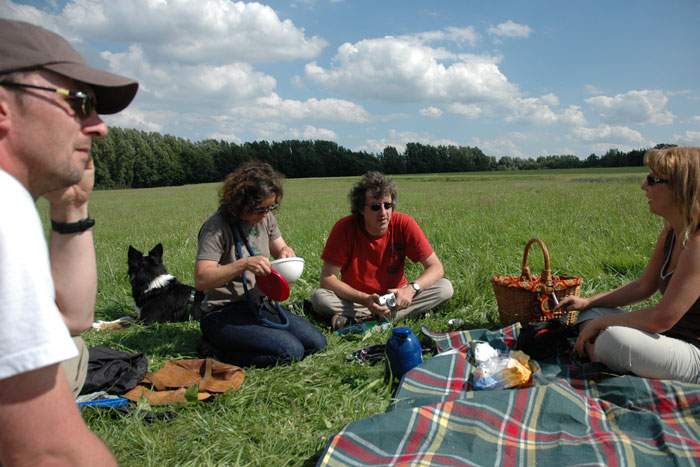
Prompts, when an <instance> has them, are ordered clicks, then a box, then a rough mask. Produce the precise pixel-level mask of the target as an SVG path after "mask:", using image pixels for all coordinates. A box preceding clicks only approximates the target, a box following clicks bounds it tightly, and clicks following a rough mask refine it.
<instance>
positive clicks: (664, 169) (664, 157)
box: [644, 147, 700, 246]
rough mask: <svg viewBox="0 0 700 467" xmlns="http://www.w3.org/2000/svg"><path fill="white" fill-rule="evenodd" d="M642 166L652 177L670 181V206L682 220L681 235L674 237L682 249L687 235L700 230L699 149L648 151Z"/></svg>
mask: <svg viewBox="0 0 700 467" xmlns="http://www.w3.org/2000/svg"><path fill="white" fill-rule="evenodd" d="M644 163H645V164H646V165H647V166H648V167H649V168H650V169H651V171H652V172H654V174H656V175H657V176H659V177H660V178H664V179H667V180H668V181H669V188H670V189H671V193H672V194H673V202H674V204H675V206H676V207H677V208H678V209H679V210H680V212H681V214H682V219H683V225H682V227H681V231H680V232H676V234H677V235H678V236H679V237H680V238H681V239H682V245H683V246H685V244H686V242H687V241H688V238H690V235H691V234H692V233H693V232H694V231H696V230H697V229H698V228H700V148H691V147H673V148H666V149H651V150H649V151H647V153H646V154H644Z"/></svg>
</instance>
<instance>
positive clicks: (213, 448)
mask: <svg viewBox="0 0 700 467" xmlns="http://www.w3.org/2000/svg"><path fill="white" fill-rule="evenodd" d="M644 173H645V169H643V168H634V169H608V170H596V169H593V170H570V171H540V172H508V173H498V172H488V173H470V174H440V175H406V176H399V177H395V180H396V182H397V185H398V189H399V198H398V208H397V209H398V210H400V211H404V212H407V213H409V214H411V215H412V216H413V217H415V218H416V220H417V221H418V223H419V224H420V225H421V227H422V228H423V230H424V231H425V233H426V234H427V236H428V238H429V239H430V241H431V243H432V245H433V248H434V249H435V250H436V252H437V253H438V255H439V257H440V258H441V259H442V261H443V263H444V265H445V270H446V276H447V277H448V278H450V279H451V280H452V283H453V285H454V289H455V295H454V297H453V299H452V300H451V301H450V302H449V303H448V304H447V305H445V306H443V307H442V308H440V309H439V310H437V312H433V313H432V314H431V315H430V316H427V317H425V318H423V319H421V320H416V321H410V322H409V323H408V325H410V326H411V327H412V328H413V329H414V332H416V333H418V329H419V327H420V325H421V324H426V325H428V326H429V327H431V328H433V329H436V330H445V329H447V320H448V319H449V318H456V317H458V318H462V319H464V320H465V321H466V322H467V323H468V324H469V326H471V327H484V326H486V327H488V326H494V325H496V324H497V323H498V313H497V310H496V305H495V299H494V295H493V291H492V289H491V284H490V282H489V279H490V277H491V275H493V274H494V273H498V274H504V273H510V274H514V273H517V272H518V271H519V269H520V262H521V260H522V252H523V247H524V245H525V243H526V242H527V240H528V239H530V238H532V237H539V238H540V239H542V240H544V241H545V243H546V244H547V246H548V247H549V250H550V253H551V257H552V265H553V269H554V270H555V273H566V274H575V275H580V276H583V277H584V279H585V282H584V286H583V294H589V293H592V292H596V291H602V290H606V289H607V288H611V287H615V286H617V285H620V284H622V283H624V282H625V281H627V280H631V279H633V278H634V277H636V276H637V275H639V274H640V273H641V271H642V269H643V268H644V266H645V264H646V260H647V256H648V255H649V254H650V252H651V249H652V247H653V244H654V241H655V239H656V235H657V233H658V231H659V229H660V227H661V221H660V219H659V218H657V217H655V216H653V215H652V214H650V213H649V211H648V207H647V203H646V199H645V197H644V195H643V193H642V191H641V190H640V185H641V182H642V178H643V175H644ZM355 180H356V178H334V179H301V180H287V181H286V183H285V198H284V201H283V204H282V208H281V210H280V211H278V218H279V221H280V225H281V227H282V231H283V235H284V237H285V239H286V240H287V242H288V243H289V244H290V245H291V246H292V247H293V248H294V249H295V250H296V252H297V254H298V255H299V256H303V257H304V258H305V260H306V269H305V271H304V274H303V276H302V278H301V280H299V281H298V282H297V283H296V285H295V286H294V287H293V289H292V297H291V298H290V301H292V302H295V301H299V300H301V299H303V298H308V297H309V295H310V294H311V292H312V290H313V289H314V288H316V287H317V285H318V276H319V271H320V266H321V262H320V259H319V255H320V252H321V250H322V248H323V245H324V242H325V239H326V235H327V232H328V231H329V230H330V228H331V226H332V225H333V223H334V222H335V221H336V220H337V219H338V218H340V217H341V216H344V215H346V214H347V213H349V204H348V201H347V193H348V191H349V190H350V187H351V184H352V183H353V182H354V181H355ZM217 190H218V185H216V184H207V185H196V186H184V187H175V188H157V189H143V190H122V191H100V192H96V193H94V195H93V198H92V202H91V214H92V216H93V217H95V218H96V219H97V226H96V228H95V237H96V248H97V262H98V273H99V288H98V298H97V310H96V318H97V319H115V318H118V317H120V316H124V315H129V314H133V313H134V311H133V310H134V305H133V301H132V299H131V293H130V286H129V283H128V279H127V275H126V256H127V249H128V246H129V245H133V246H134V247H136V248H138V249H140V250H142V251H143V250H146V251H147V250H148V249H150V248H152V247H153V246H154V245H155V244H156V243H158V242H162V243H163V246H164V250H165V255H164V258H165V262H166V265H167V266H168V269H169V271H170V272H171V273H172V274H174V275H176V276H177V277H178V278H179V279H180V280H181V281H183V282H185V283H189V284H192V283H193V282H194V281H193V269H194V257H195V252H196V247H197V232H198V229H199V226H200V225H201V224H202V222H203V221H204V220H205V219H206V218H207V217H208V215H209V214H210V213H211V212H213V210H214V209H215V208H216V205H217ZM44 211H45V209H44ZM530 258H531V262H530V265H531V269H532V270H533V272H539V271H540V270H541V268H542V265H543V261H542V256H541V254H540V253H539V250H537V249H533V251H532V252H531V255H530ZM417 271H418V269H414V268H413V267H410V268H409V269H408V271H407V275H408V276H409V278H410V277H413V276H414V275H415V274H416V272H417ZM324 332H325V334H326V336H327V337H328V348H327V350H326V351H325V352H323V353H321V354H318V355H314V356H311V357H310V358H308V359H306V360H304V361H302V362H299V363H295V364H293V365H291V366H285V367H278V368H272V369H264V370H260V369H251V370H246V379H245V383H244V384H243V386H242V387H241V389H240V390H239V391H238V392H236V393H232V394H226V395H224V396H222V397H220V398H218V399H216V400H215V401H213V402H203V403H189V404H187V405H183V406H177V407H169V408H168V409H169V410H173V411H175V412H176V413H177V416H176V417H175V418H174V419H172V420H170V421H160V422H155V423H153V424H150V425H148V424H145V423H144V422H143V421H142V420H141V417H140V416H139V412H138V410H137V411H134V412H133V413H132V414H130V415H127V416H115V415H110V414H109V413H106V412H99V411H94V410H91V411H86V412H85V413H84V416H85V418H86V420H87V422H88V423H89V425H90V427H91V428H92V429H93V430H94V431H95V432H96V433H97V434H99V436H101V437H102V438H103V439H104V440H105V442H106V443H107V445H108V446H109V447H110V448H111V449H112V450H113V452H114V453H115V455H116V457H117V459H118V460H119V462H120V463H121V464H122V465H125V466H129V465H133V466H137V465H138V466H143V465H149V466H150V465H159V466H170V465H265V466H269V465H302V464H313V463H315V461H316V458H317V456H318V455H319V454H320V452H321V449H322V448H323V446H324V445H325V443H326V441H327V440H328V438H329V437H330V436H331V435H333V434H334V433H336V432H337V431H339V430H340V429H341V428H342V427H343V426H344V425H345V424H347V423H348V422H350V421H353V420H356V419H358V418H363V417H367V416H370V415H373V414H377V413H381V412H383V411H385V410H386V409H387V408H388V407H389V405H390V402H391V392H390V390H389V389H388V388H387V387H386V386H385V385H384V383H383V373H384V370H383V366H381V365H377V366H374V367H371V366H361V365H357V364H351V363H347V362H346V360H345V356H346V354H348V353H349V352H351V351H353V350H355V349H358V348H361V347H364V346H367V345H370V344H373V343H380V342H384V341H386V339H387V338H388V336H389V332H388V331H386V332H384V333H383V334H377V335H372V336H371V337H370V338H369V339H366V340H364V341H363V340H361V338H359V337H354V338H340V337H337V336H335V335H332V334H331V333H330V332H329V331H328V329H327V328H324ZM86 340H87V341H88V344H89V345H108V346H110V347H114V348H117V349H120V350H124V351H129V352H145V353H146V355H147V356H148V358H149V363H150V369H151V370H154V369H157V368H159V367H160V366H161V365H162V363H163V362H164V361H165V360H167V359H171V358H196V357H197V352H196V348H197V344H198V340H199V328H198V325H197V324H196V323H184V324H167V325H154V326H148V327H146V326H140V325H136V326H132V327H130V328H128V329H126V330H122V331H112V332H110V331H101V332H97V331H90V332H89V333H87V335H86ZM139 410H156V411H157V410H163V409H161V408H157V409H156V408H154V409H150V408H148V407H146V406H143V404H141V405H140V406H139Z"/></svg>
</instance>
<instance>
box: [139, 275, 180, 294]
mask: <svg viewBox="0 0 700 467" xmlns="http://www.w3.org/2000/svg"><path fill="white" fill-rule="evenodd" d="M173 279H175V277H173V275H172V274H161V275H160V276H158V277H156V278H155V279H153V280H152V281H151V283H150V284H148V288H147V289H146V291H145V292H144V293H148V292H150V291H151V290H155V289H160V288H161V287H165V286H166V285H168V282H170V281H171V280H173Z"/></svg>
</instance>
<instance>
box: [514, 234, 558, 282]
mask: <svg viewBox="0 0 700 467" xmlns="http://www.w3.org/2000/svg"><path fill="white" fill-rule="evenodd" d="M533 243H537V244H538V245H539V246H540V249H541V250H542V254H543V255H544V270H543V271H542V275H541V276H540V280H542V281H543V282H544V283H545V285H546V286H547V287H551V286H552V267H551V265H550V262H549V250H548V249H547V246H546V245H545V244H544V242H543V241H542V240H540V239H539V238H532V239H530V241H529V242H527V245H525V252H524V253H523V266H522V272H521V274H520V277H521V278H523V279H527V280H528V281H530V280H532V274H531V273H530V267H529V266H528V265H527V255H528V253H529V252H530V246H532V244H533Z"/></svg>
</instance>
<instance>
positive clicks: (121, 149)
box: [93, 127, 645, 188]
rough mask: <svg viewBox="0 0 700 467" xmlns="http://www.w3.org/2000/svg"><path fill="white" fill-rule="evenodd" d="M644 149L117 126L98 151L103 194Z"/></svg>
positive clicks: (557, 159) (609, 161)
mask: <svg viewBox="0 0 700 467" xmlns="http://www.w3.org/2000/svg"><path fill="white" fill-rule="evenodd" d="M644 151H645V150H642V149H640V150H635V151H630V152H627V153H625V152H621V151H618V150H616V149H611V150H609V151H608V152H606V153H605V154H604V155H603V156H600V157H598V156H597V155H595V154H591V155H590V156H588V158H586V159H584V160H581V159H579V158H578V157H576V156H573V155H552V156H542V157H538V158H536V159H532V158H530V159H519V158H515V157H501V158H500V159H498V160H496V158H495V157H493V156H487V155H485V154H484V153H483V152H482V151H481V149H479V148H477V147H469V146H430V145H425V144H420V143H408V144H407V145H406V150H405V151H404V152H403V153H399V152H398V151H397V150H396V148H394V147H392V146H388V147H386V148H385V149H384V151H383V152H382V153H381V154H378V155H375V154H371V153H368V152H365V151H359V152H358V151H351V150H349V149H346V148H344V147H342V146H339V145H338V144H336V143H333V142H331V141H321V140H316V141H299V140H289V141H279V142H272V143H269V142H267V141H256V142H252V143H242V144H237V143H231V142H227V141H219V140H204V141H198V142H191V141H189V140H186V139H183V138H178V137H175V136H170V135H162V134H160V133H155V132H144V131H139V130H133V129H122V128H116V127H113V128H111V129H110V132H109V135H108V136H107V137H106V138H103V139H100V140H97V141H96V142H95V144H94V146H93V156H94V158H95V184H96V186H97V187H98V188H143V187H155V186H170V185H183V184H190V183H204V182H215V181H221V180H222V179H223V178H224V176H225V175H226V174H228V173H229V172H231V171H232V170H234V169H235V168H236V167H237V166H238V165H239V164H241V163H242V162H244V161H247V160H250V159H259V160H263V161H266V162H268V163H270V164H271V165H272V166H273V167H275V168H276V169H277V170H279V171H280V172H282V173H283V174H285V176H287V177H288V178H303V177H335V176H344V175H361V174H363V173H365V172H367V171H368V170H378V171H381V172H384V173H388V174H403V173H436V172H472V171H486V170H531V169H544V168H547V169H561V168H576V167H620V166H634V165H642V158H643V156H644Z"/></svg>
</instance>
